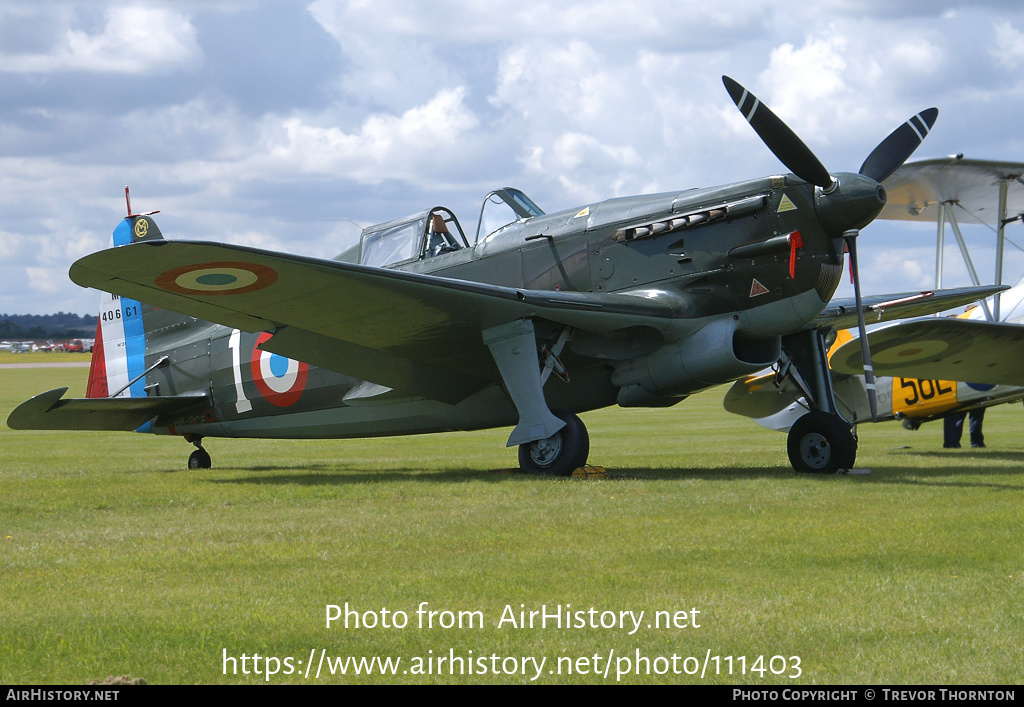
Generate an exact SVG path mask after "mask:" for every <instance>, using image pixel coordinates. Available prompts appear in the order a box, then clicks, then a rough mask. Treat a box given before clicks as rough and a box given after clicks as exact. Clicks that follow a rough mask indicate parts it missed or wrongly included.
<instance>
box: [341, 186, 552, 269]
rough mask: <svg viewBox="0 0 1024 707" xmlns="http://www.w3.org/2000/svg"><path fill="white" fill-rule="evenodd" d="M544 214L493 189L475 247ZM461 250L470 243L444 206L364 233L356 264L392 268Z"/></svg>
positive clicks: (509, 191) (512, 192) (520, 197)
mask: <svg viewBox="0 0 1024 707" xmlns="http://www.w3.org/2000/svg"><path fill="white" fill-rule="evenodd" d="M543 213H544V212H543V211H541V210H540V207H538V206H537V205H536V204H534V203H533V201H531V200H530V198H529V197H528V196H526V194H523V192H521V191H519V190H518V189H513V188H511V187H506V188H504V189H496V190H495V191H492V192H491V193H490V194H488V195H487V196H486V197H484V203H483V206H482V207H481V208H480V222H479V223H478V225H477V229H476V236H475V239H474V243H475V242H477V241H479V240H480V237H481V235H483V236H484V237H485V238H487V237H490V236H492V235H494V234H496V233H498V232H499V231H501V230H502V229H504V228H505V227H506V226H508V225H509V224H511V223H515V222H517V221H521V220H523V219H526V218H531V217H533V216H540V215H541V214H543ZM464 248H469V241H468V240H467V239H466V235H465V233H464V232H463V231H462V226H461V225H459V220H458V219H457V218H455V214H453V213H452V212H451V211H449V210H448V209H446V208H444V207H443V206H435V207H434V208H432V209H428V210H427V211H423V212H421V213H418V214H413V215H412V216H407V217H405V218H402V219H398V220H396V221H389V222H388V223H382V224H378V225H376V226H370V227H369V228H366V229H364V230H363V233H362V237H361V240H360V248H359V262H360V263H361V264H362V265H370V266H373V267H378V268H383V267H391V266H394V265H399V264H402V263H407V262H411V261H414V260H423V259H425V258H434V257H437V256H439V255H445V254H447V253H453V252H455V251H458V250H462V249H464Z"/></svg>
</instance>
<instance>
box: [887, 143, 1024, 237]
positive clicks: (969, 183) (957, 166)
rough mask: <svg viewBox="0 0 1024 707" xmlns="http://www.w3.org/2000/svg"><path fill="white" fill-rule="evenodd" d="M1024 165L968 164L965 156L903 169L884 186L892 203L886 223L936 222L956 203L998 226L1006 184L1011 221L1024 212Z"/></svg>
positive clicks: (908, 164)
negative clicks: (947, 205)
mask: <svg viewBox="0 0 1024 707" xmlns="http://www.w3.org/2000/svg"><path fill="white" fill-rule="evenodd" d="M1021 175H1024V163H1020V162H1004V161H990V160H975V159H966V158H964V157H963V155H955V156H953V157H942V158H939V159H928V160H918V161H915V162H907V163H905V164H903V165H902V166H900V167H899V168H898V169H897V170H896V171H895V172H894V173H893V174H892V175H891V176H890V177H888V178H887V179H886V180H885V181H884V182H883V185H884V186H885V190H886V193H887V195H888V200H887V201H886V204H885V206H884V207H883V208H882V213H880V214H879V215H878V218H880V219H893V220H899V221H934V220H935V215H936V213H937V212H938V205H939V204H941V203H943V202H953V203H955V204H956V205H957V206H959V207H960V208H962V209H964V210H965V211H967V212H969V213H970V214H971V215H972V216H973V217H974V218H976V219H978V220H980V221H982V222H983V223H988V224H990V225H994V224H995V221H996V220H997V219H998V218H999V189H998V188H996V187H997V185H998V184H999V183H1000V182H1005V183H1006V184H1007V185H1008V186H1009V187H1010V188H1008V189H1007V195H1006V213H1007V215H1016V214H1020V213H1021V212H1024V184H1022V183H1021V182H1020V181H1019V180H1020V177H1021Z"/></svg>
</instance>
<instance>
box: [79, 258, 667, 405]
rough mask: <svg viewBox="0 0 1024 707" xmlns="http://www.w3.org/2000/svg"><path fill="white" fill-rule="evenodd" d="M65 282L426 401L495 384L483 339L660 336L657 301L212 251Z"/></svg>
mask: <svg viewBox="0 0 1024 707" xmlns="http://www.w3.org/2000/svg"><path fill="white" fill-rule="evenodd" d="M70 274H71V279H72V280H74V281H75V282H76V283H77V284H79V285H82V286H85V287H95V288H97V289H100V290H105V291H107V292H113V293H115V294H119V295H122V296H125V297H131V298H132V299H137V300H139V301H142V302H147V303H149V304H152V305H154V306H158V307H166V308H167V309H171V310H174V311H177V312H181V313H183V314H188V315H191V316H194V317H198V318H200V319H204V320H207V321H212V322H217V323H219V324H223V325H226V326H229V327H233V328H237V329H241V330H244V331H249V332H257V331H269V332H273V333H274V336H273V337H272V338H271V339H270V340H269V341H267V342H266V343H264V344H263V345H262V348H264V349H266V350H268V351H271V352H274V353H277V354H281V355H284V356H287V357H289V358H293V359H296V360H301V361H304V362H306V363H309V364H312V365H315V366H319V367H321V368H326V369H329V370H333V371H337V372H339V373H343V374H346V375H349V376H354V377H358V378H361V379H363V380H367V381H371V382H373V383H377V384H379V385H384V386H387V387H390V388H394V389H396V390H402V391H405V392H407V393H411V394H415V395H422V396H425V397H428V398H431V399H434V400H442V401H445V402H451V403H454V402H458V401H460V400H462V399H464V398H465V397H466V396H467V395H470V394H472V393H473V392H475V391H476V390H479V389H481V388H483V387H484V386H486V385H489V384H491V383H493V382H497V381H500V380H501V377H500V373H499V371H498V368H497V366H496V364H495V363H494V360H493V358H492V356H491V354H490V351H489V350H488V349H487V347H486V345H485V344H484V341H483V331H484V330H485V329H488V328H490V327H493V326H498V325H501V324H505V323H508V322H511V321H515V320H517V319H523V318H528V317H539V318H543V319H547V320H550V321H552V322H556V323H559V324H565V325H569V326H573V327H577V328H581V329H584V330H588V331H595V332H608V331H614V330H616V329H620V328H625V327H629V326H636V325H638V324H646V325H648V326H651V327H653V328H655V329H658V330H664V329H666V328H667V327H668V326H669V325H670V324H671V323H672V320H673V319H674V318H675V317H676V316H679V314H680V313H681V309H682V305H681V303H680V302H679V301H677V300H676V299H675V298H674V296H673V295H670V294H669V293H667V292H663V291H657V290H652V291H648V292H646V293H644V294H638V295H624V294H607V293H605V294H596V293H581V292H557V291H555V292H551V291H538V290H527V289H516V288H509V287H499V286H495V285H487V284H482V283H476V282H469V281H464V280H455V279H451V278H444V277H439V276H436V275H423V274H418V273H409V272H404V271H401V270H389V269H383V268H373V267H367V266H364V265H357V264H353V263H343V262H338V261H334V260H321V259H316V258H307V257H302V256H294V255H287V254H282V253H274V252H271V251H264V250H258V249H254V248H247V247H242V246H232V245H223V244H217V243H201V242H182V241H163V240H157V241H150V242H139V243H134V244H131V245H127V246H121V247H118V248H111V249H108V250H104V251H100V252H98V253H94V254H92V255H89V256H86V257H85V258H82V259H81V260H79V261H77V262H76V263H75V264H74V265H73V266H72V267H71V273H70Z"/></svg>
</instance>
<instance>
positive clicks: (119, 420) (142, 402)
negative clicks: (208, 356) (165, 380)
mask: <svg viewBox="0 0 1024 707" xmlns="http://www.w3.org/2000/svg"><path fill="white" fill-rule="evenodd" d="M67 390H68V389H67V388H55V389H54V390H50V391H47V392H45V393H40V394H39V395H37V396H35V397H34V398H30V399H29V400H26V401H25V402H23V403H22V404H21V405H19V406H18V407H16V408H15V409H14V412H12V413H11V414H10V416H8V418H7V426H8V427H10V428H11V429H12V430H125V431H128V432H130V431H132V430H136V429H138V428H139V427H141V426H142V425H144V424H145V423H146V422H148V421H149V420H152V419H153V418H154V417H156V416H157V415H166V414H170V413H177V412H183V411H186V410H189V409H192V408H199V409H201V408H204V407H207V406H208V404H209V401H208V399H207V396H206V395H204V394H202V393H200V394H199V395H194V396H191V395H179V396H165V397H150V398H69V399H67V400H62V399H61V398H63V397H64V393H66V392H67Z"/></svg>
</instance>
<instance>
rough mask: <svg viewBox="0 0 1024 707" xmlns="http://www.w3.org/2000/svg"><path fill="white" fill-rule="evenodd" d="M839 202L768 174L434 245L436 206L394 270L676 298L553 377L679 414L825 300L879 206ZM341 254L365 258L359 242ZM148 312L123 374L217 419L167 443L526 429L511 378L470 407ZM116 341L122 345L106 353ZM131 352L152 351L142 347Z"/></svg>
mask: <svg viewBox="0 0 1024 707" xmlns="http://www.w3.org/2000/svg"><path fill="white" fill-rule="evenodd" d="M852 177H856V175H852ZM841 178H842V177H841ZM861 179H862V178H861ZM852 181H855V180H852ZM862 191H863V190H862ZM869 197H870V194H869ZM831 199H832V203H831V204H824V205H823V203H822V202H823V197H822V193H821V190H820V189H818V188H816V187H814V186H813V185H809V184H807V183H806V182H804V181H802V180H799V179H797V178H795V177H793V176H792V175H789V176H777V177H767V178H763V179H757V180H752V181H748V182H741V183H737V184H732V185H727V186H722V187H715V188H711V189H693V190H689V191H683V192H676V193H666V194H657V195H649V196H637V197H628V198H619V199H610V200H607V201H603V202H600V203H595V204H591V205H589V206H585V207H581V208H575V209H570V210H567V211H562V212H559V213H554V214H541V213H538V214H537V215H532V216H528V217H521V218H517V219H516V220H514V221H512V222H510V223H508V224H506V225H504V226H502V227H500V228H498V229H497V230H495V231H493V232H492V233H489V234H479V239H478V240H477V241H476V242H474V243H469V242H468V240H467V239H465V238H462V242H461V243H457V247H448V248H444V249H439V250H438V251H436V252H434V251H431V250H430V246H429V244H430V242H431V237H432V235H436V234H431V232H430V228H431V225H430V220H429V216H430V213H429V212H428V213H427V214H426V216H427V220H425V221H424V224H425V226H423V227H421V229H420V232H417V231H416V229H415V228H411V229H409V233H410V234H411V235H410V236H409V237H412V238H416V239H418V240H417V243H416V244H410V247H409V249H408V250H407V251H403V257H402V258H400V259H399V260H397V261H396V262H388V263H386V264H385V267H389V268H394V269H399V270H404V271H408V272H414V273H421V274H430V275H435V276H439V277H444V278H451V279H456V280H467V281H472V282H480V283H488V284H493V285H500V286H503V287H508V288H515V289H517V290H523V291H559V292H579V293H616V294H627V295H634V296H637V297H641V298H643V297H659V298H662V299H668V300H670V301H671V302H672V303H673V306H674V307H675V308H676V312H677V315H676V316H675V317H673V318H671V319H670V320H667V321H666V322H665V324H664V326H661V327H660V328H653V327H649V326H645V327H639V326H638V327H632V328H630V327H626V328H622V329H620V330H618V331H615V332H590V331H582V330H574V331H572V332H571V336H569V337H568V343H567V344H566V346H565V349H564V351H562V353H561V359H560V363H561V364H564V367H565V369H566V371H567V373H568V378H569V380H568V382H566V381H563V380H561V379H559V378H557V377H555V376H552V377H551V378H550V379H549V380H548V381H547V383H546V384H545V386H544V394H545V397H546V399H547V403H548V405H549V406H551V407H552V408H560V409H565V410H569V411H572V412H582V411H585V410H591V409H595V408H600V407H605V406H608V405H612V404H616V403H618V404H620V405H626V406H634V405H635V406H664V405H671V404H674V403H675V402H678V401H679V400H682V399H683V398H685V397H686V396H687V395H689V394H691V393H693V392H695V391H698V390H701V389H704V388H707V387H710V386H713V385H718V384H721V383H726V382H729V381H731V380H735V379H736V378H739V377H741V376H743V375H747V374H749V373H751V372H753V371H756V370H760V369H761V368H763V367H764V366H766V365H769V364H771V363H773V362H774V361H775V360H777V359H778V356H779V350H780V339H781V337H782V336H783V335H785V334H787V333H790V332H793V331H796V330H798V329H800V328H801V327H803V326H805V325H806V324H807V323H808V322H810V321H811V320H813V318H814V317H815V316H816V315H817V314H818V313H819V312H820V311H821V309H822V308H823V307H824V306H825V304H826V303H827V302H828V300H829V299H830V298H831V296H832V294H833V293H834V291H835V289H836V287H837V286H838V283H839V281H840V278H841V276H842V273H843V241H842V238H841V236H842V230H840V229H844V228H847V227H855V226H858V225H859V224H860V223H861V222H866V221H870V219H871V218H872V217H873V216H874V213H877V209H880V208H881V203H878V204H877V205H875V204H868V208H866V209H864V208H862V207H860V206H855V207H854V208H853V209H852V212H851V213H850V214H847V213H844V212H843V210H842V208H843V207H842V206H841V205H840V207H836V205H835V204H836V203H839V202H840V200H839V197H838V196H833V197H831ZM868 201H870V198H868ZM881 201H883V202H884V195H882V196H881ZM872 210H874V212H873V213H871V212H872ZM441 211H443V212H444V213H446V214H450V212H447V210H443V209H442V210H441ZM823 211H825V212H827V213H824V215H823ZM837 214H838V216H837ZM394 223H398V222H394ZM823 224H824V225H823ZM374 228H375V227H372V228H371V229H367V231H366V232H364V248H363V251H364V252H363V255H364V256H365V255H366V251H368V248H366V247H365V241H366V238H367V236H366V233H367V232H373V230H374ZM424 228H425V229H426V230H424ZM460 230H461V229H460ZM381 232H382V231H381V229H380V228H377V231H376V233H378V234H379V233H381ZM339 259H340V260H350V261H355V262H365V257H364V258H363V259H362V261H361V259H360V249H354V250H353V251H349V252H347V253H346V254H343V255H342V256H339ZM113 299H114V300H116V298H113ZM324 304H325V306H330V303H324ZM137 305H138V303H133V302H132V301H131V300H120V301H119V304H117V305H116V306H118V307H120V310H121V311H120V316H121V317H122V318H123V321H124V324H123V325H122V326H123V327H124V329H125V330H127V329H128V328H132V327H129V323H130V321H131V318H132V316H133V312H132V311H131V307H133V306H134V307H135V308H136V309H135V312H136V313H137V316H138V317H139V318H140V322H141V325H135V326H134V327H133V328H134V330H136V331H138V330H141V331H143V332H144V336H145V342H144V347H143V351H144V353H142V354H141V359H140V360H137V361H135V362H134V363H130V364H129V366H128V371H127V372H126V375H127V376H129V377H132V376H133V375H138V374H137V373H136V372H138V371H146V372H145V375H144V376H143V377H142V379H141V380H140V381H138V382H136V384H135V385H134V386H133V387H132V389H131V392H132V394H133V395H137V394H138V392H137V389H139V388H141V389H142V390H144V391H145V392H144V393H143V394H148V395H181V394H187V393H195V392H196V391H202V392H207V393H208V400H209V401H210V402H211V404H210V405H209V407H208V409H203V410H198V411H196V412H194V413H191V414H188V415H171V416H166V417H161V418H158V419H157V420H155V421H154V423H153V425H152V427H151V430H152V431H153V432H156V433H165V434H179V435H186V436H195V437H203V436H226V437H282V438H305V437H309V438H312V437H364V436H379V435H397V434H413V433H424V432H438V431H447V430H468V429H479V428H489V427H499V426H507V425H514V424H515V423H516V420H517V411H516V407H515V405H513V403H512V402H511V400H510V398H509V396H508V395H507V393H506V392H505V391H504V390H503V388H502V385H501V382H500V379H498V378H497V377H495V378H494V382H493V383H491V384H489V385H485V386H481V387H479V389H477V390H475V392H472V393H471V394H469V395H468V396H466V397H465V398H464V399H462V400H461V401H459V402H456V403H452V402H440V401H438V400H432V399H428V398H424V397H416V396H411V395H408V394H407V393H405V392H403V391H401V390H391V389H389V388H386V387H383V386H380V385H377V384H376V383H374V382H373V381H365V380H361V379H357V378H354V377H348V376H345V375H343V374H342V373H339V372H335V371H329V370H324V369H322V368H317V367H314V366H309V365H306V364H305V363H301V362H299V361H294V360H291V359H288V358H285V357H283V356H279V355H277V354H272V353H270V352H267V351H264V350H262V349H261V348H260V346H259V345H260V344H261V343H262V342H264V341H265V340H266V339H267V338H269V337H270V334H269V333H247V332H243V331H239V330H237V329H229V328H226V327H223V326H219V325H216V324H211V323H208V322H203V321H201V320H197V319H194V318H191V317H184V316H182V315H177V314H174V313H171V312H168V311H166V310H155V309H153V308H151V307H148V306H145V305H142V306H141V307H139V306H137ZM537 333H538V338H545V337H552V338H553V337H556V336H557V335H558V333H559V327H556V326H547V325H546V324H545V323H544V322H538V323H537ZM541 343H543V342H541ZM136 344H137V342H136ZM120 345H121V346H124V342H122V343H121V344H120ZM117 346H119V344H118V343H117V341H116V335H114V336H113V337H111V340H110V341H109V342H107V348H108V353H109V349H110V348H111V347H115V348H116V347H117ZM125 348H128V349H132V346H126V347H125ZM134 350H135V353H134V354H132V355H133V356H135V357H136V358H138V357H139V356H140V354H139V349H138V346H137V345H136V346H135V347H134ZM163 357H167V360H166V361H165V362H163V363H162V364H160V365H156V364H157V363H158V362H159V361H160V359H161V358H163ZM489 363H490V362H489ZM113 392H114V391H113V390H109V391H108V394H110V393H113Z"/></svg>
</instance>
